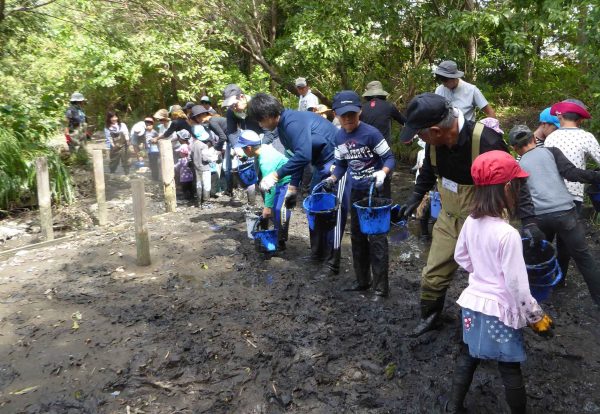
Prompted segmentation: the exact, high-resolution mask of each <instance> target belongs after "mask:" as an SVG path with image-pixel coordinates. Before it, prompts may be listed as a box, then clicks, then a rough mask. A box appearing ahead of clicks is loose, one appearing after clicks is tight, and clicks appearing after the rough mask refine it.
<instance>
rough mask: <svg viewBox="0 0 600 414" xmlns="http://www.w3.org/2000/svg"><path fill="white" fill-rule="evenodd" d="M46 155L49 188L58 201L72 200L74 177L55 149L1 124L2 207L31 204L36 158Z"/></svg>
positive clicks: (1, 208) (0, 202) (0, 200)
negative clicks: (72, 178)
mask: <svg viewBox="0 0 600 414" xmlns="http://www.w3.org/2000/svg"><path fill="white" fill-rule="evenodd" d="M37 157H46V158H47V159H48V170H49V174H50V191H51V192H52V198H53V201H54V202H55V203H61V202H66V203H69V202H71V201H72V200H73V185H72V181H71V176H70V175H69V172H68V170H67V168H66V166H65V164H64V163H63V162H62V160H61V159H60V156H59V154H58V153H57V152H56V151H54V150H53V149H52V148H50V147H48V146H46V145H45V144H43V143H40V142H32V141H30V140H29V139H27V138H26V137H25V136H24V135H23V134H20V133H18V132H16V131H14V130H12V129H9V128H6V127H5V126H3V125H0V210H2V211H4V212H6V211H9V210H11V209H14V208H16V207H19V206H22V205H31V204H33V203H32V202H31V201H28V200H34V199H35V194H36V171H35V159H36V158H37Z"/></svg>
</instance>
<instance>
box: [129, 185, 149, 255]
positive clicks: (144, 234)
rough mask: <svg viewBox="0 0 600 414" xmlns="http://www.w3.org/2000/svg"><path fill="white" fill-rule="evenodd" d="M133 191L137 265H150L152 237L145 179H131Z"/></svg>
mask: <svg viewBox="0 0 600 414" xmlns="http://www.w3.org/2000/svg"><path fill="white" fill-rule="evenodd" d="M131 190H132V191H133V219H134V223H135V246H136V248H137V261H136V263H137V265H138V266H149V265H150V238H149V236H148V227H147V226H146V205H145V198H144V180H142V179H135V180H131Z"/></svg>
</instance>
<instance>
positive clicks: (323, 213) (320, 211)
mask: <svg viewBox="0 0 600 414" xmlns="http://www.w3.org/2000/svg"><path fill="white" fill-rule="evenodd" d="M323 185H324V183H319V184H317V185H316V186H315V188H313V190H312V193H311V194H310V195H309V196H308V197H306V198H305V199H304V201H303V202H302V207H304V210H305V211H306V217H307V219H308V226H309V227H310V229H311V230H314V229H315V228H316V227H318V228H319V229H322V230H331V229H332V228H334V227H335V223H336V218H337V210H338V208H339V204H338V199H337V197H336V196H335V194H332V193H326V192H323V191H320V190H321V189H322V188H323Z"/></svg>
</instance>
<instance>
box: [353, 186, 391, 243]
mask: <svg viewBox="0 0 600 414" xmlns="http://www.w3.org/2000/svg"><path fill="white" fill-rule="evenodd" d="M374 189H375V183H373V184H371V188H370V190H369V197H367V198H363V199H362V200H359V201H357V202H355V203H354V208H355V209H356V212H357V214H358V223H359V225H360V231H361V233H362V234H366V235H374V234H385V233H388V232H389V231H390V222H391V208H392V200H390V199H389V198H381V197H373V190H374Z"/></svg>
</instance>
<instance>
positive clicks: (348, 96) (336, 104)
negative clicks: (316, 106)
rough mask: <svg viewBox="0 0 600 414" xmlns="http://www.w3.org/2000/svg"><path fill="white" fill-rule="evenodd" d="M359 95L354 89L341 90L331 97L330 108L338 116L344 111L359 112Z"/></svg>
mask: <svg viewBox="0 0 600 414" xmlns="http://www.w3.org/2000/svg"><path fill="white" fill-rule="evenodd" d="M361 106H362V105H361V103H360V96H358V94H357V93H356V92H354V91H341V92H338V93H336V94H335V96H334V97H333V104H332V105H331V109H333V110H334V111H335V114H336V115H338V116H341V115H344V114H345V113H346V112H360V108H361Z"/></svg>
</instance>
